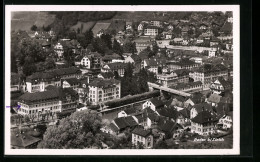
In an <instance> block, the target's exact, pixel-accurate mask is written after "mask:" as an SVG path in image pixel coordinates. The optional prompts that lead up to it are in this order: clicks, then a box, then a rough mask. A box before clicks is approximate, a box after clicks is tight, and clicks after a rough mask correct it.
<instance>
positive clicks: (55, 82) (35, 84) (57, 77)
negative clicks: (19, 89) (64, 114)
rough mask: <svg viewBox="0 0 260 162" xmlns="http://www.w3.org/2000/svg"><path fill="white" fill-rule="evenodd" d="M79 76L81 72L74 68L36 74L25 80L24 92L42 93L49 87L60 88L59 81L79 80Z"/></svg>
mask: <svg viewBox="0 0 260 162" xmlns="http://www.w3.org/2000/svg"><path fill="white" fill-rule="evenodd" d="M81 76H82V72H81V71H80V69H78V68H75V67H71V68H62V69H54V70H51V71H46V72H36V73H33V74H32V75H31V76H29V77H27V78H26V90H27V91H28V92H30V93H34V92H42V91H45V88H46V87H47V86H49V85H51V86H56V87H59V86H61V79H68V78H80V77H81Z"/></svg>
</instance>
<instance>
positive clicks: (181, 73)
mask: <svg viewBox="0 0 260 162" xmlns="http://www.w3.org/2000/svg"><path fill="white" fill-rule="evenodd" d="M174 72H175V73H176V74H177V75H178V76H179V77H180V76H185V75H189V72H190V70H188V69H177V70H174Z"/></svg>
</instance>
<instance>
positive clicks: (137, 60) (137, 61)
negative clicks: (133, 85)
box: [130, 54, 142, 63]
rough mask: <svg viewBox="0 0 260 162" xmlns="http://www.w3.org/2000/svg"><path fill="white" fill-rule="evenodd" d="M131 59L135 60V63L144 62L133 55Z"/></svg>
mask: <svg viewBox="0 0 260 162" xmlns="http://www.w3.org/2000/svg"><path fill="white" fill-rule="evenodd" d="M130 57H131V58H132V59H133V60H134V62H135V63H141V62H142V59H141V58H140V57H139V56H138V55H136V54H133V55H131V56H130Z"/></svg>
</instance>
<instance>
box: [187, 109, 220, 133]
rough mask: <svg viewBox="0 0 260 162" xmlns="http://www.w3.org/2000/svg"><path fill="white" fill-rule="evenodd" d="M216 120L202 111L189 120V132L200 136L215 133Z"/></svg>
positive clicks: (213, 116) (207, 112) (208, 113)
mask: <svg viewBox="0 0 260 162" xmlns="http://www.w3.org/2000/svg"><path fill="white" fill-rule="evenodd" d="M217 123H218V118H217V116H216V115H214V114H212V113H211V112H209V111H202V112H200V113H198V115H197V116H195V117H194V118H192V119H191V132H193V133H198V134H200V135H209V134H210V133H213V132H214V131H215V128H216V125H217Z"/></svg>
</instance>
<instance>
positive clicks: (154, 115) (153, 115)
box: [147, 113, 159, 122]
mask: <svg viewBox="0 0 260 162" xmlns="http://www.w3.org/2000/svg"><path fill="white" fill-rule="evenodd" d="M147 118H149V119H150V120H151V121H156V122H157V121H158V120H159V116H158V115H157V114H156V113H149V114H148V115H147Z"/></svg>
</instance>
